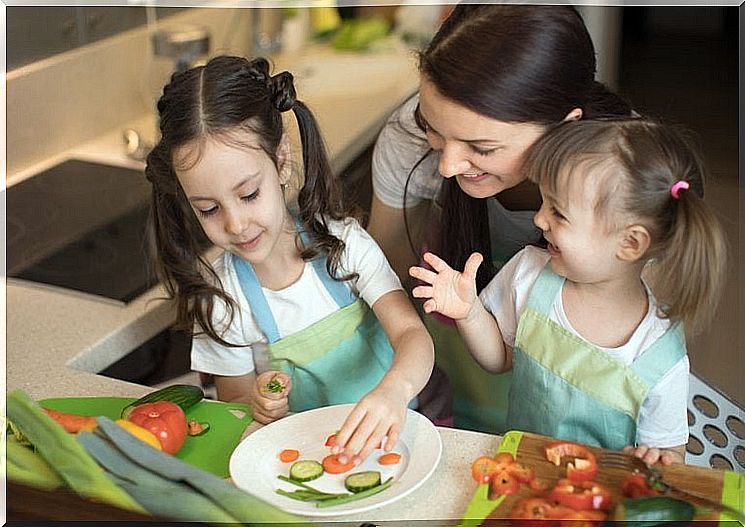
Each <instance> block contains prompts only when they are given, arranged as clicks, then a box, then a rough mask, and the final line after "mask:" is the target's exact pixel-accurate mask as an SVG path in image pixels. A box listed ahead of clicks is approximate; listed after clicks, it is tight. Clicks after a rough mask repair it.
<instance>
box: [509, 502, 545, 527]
mask: <svg viewBox="0 0 745 527" xmlns="http://www.w3.org/2000/svg"><path fill="white" fill-rule="evenodd" d="M553 507H554V506H553V504H552V503H550V502H549V501H548V500H547V499H546V498H541V497H530V498H523V499H521V500H518V501H517V502H515V504H514V505H513V506H512V509H511V510H510V513H509V515H510V518H512V520H513V521H512V522H511V523H512V524H513V525H518V526H520V527H545V526H547V525H551V524H550V523H549V522H548V520H549V514H550V512H551V509H553Z"/></svg>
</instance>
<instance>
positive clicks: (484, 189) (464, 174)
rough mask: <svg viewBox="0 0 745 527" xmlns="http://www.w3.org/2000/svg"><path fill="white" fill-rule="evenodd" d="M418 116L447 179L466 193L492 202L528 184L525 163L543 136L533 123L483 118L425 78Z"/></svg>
mask: <svg viewBox="0 0 745 527" xmlns="http://www.w3.org/2000/svg"><path fill="white" fill-rule="evenodd" d="M419 111H420V114H421V117H422V118H423V120H424V121H425V123H426V124H427V127H426V128H427V140H428V141H429V144H430V145H431V146H432V148H433V149H435V150H437V151H439V152H440V164H439V170H440V174H441V175H442V176H443V177H446V178H450V177H455V178H456V179H457V181H458V185H460V188H461V189H463V192H465V193H466V194H468V195H469V196H471V197H474V198H488V197H491V196H494V195H496V194H499V193H500V192H502V191H503V190H505V189H508V188H511V187H514V186H516V185H517V184H519V183H521V182H522V181H524V180H525V176H523V174H522V165H523V158H524V156H525V153H526V152H527V150H528V148H529V147H530V146H531V145H532V144H533V143H534V142H535V141H536V140H537V139H538V138H539V137H540V136H541V135H542V134H543V133H544V127H543V126H542V125H537V124H533V123H508V122H505V121H498V120H496V119H491V118H489V117H484V116H483V115H480V114H478V113H476V112H473V111H472V110H469V109H468V108H466V107H464V106H461V105H459V104H457V103H455V102H453V101H452V100H450V99H447V98H445V97H444V96H442V95H441V94H440V93H439V92H438V91H437V88H435V86H434V84H432V83H431V82H430V81H428V80H427V79H426V78H425V77H422V78H421V85H420V88H419Z"/></svg>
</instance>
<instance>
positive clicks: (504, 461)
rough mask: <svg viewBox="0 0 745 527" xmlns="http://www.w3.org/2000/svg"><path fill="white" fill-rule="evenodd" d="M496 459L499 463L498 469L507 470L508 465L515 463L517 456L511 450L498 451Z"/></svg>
mask: <svg viewBox="0 0 745 527" xmlns="http://www.w3.org/2000/svg"><path fill="white" fill-rule="evenodd" d="M494 461H496V463H497V466H498V470H506V469H507V467H509V466H510V465H513V464H514V463H515V456H513V455H512V454H510V453H509V452H498V453H497V454H496V455H495V456H494Z"/></svg>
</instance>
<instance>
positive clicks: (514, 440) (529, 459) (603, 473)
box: [460, 431, 745, 526]
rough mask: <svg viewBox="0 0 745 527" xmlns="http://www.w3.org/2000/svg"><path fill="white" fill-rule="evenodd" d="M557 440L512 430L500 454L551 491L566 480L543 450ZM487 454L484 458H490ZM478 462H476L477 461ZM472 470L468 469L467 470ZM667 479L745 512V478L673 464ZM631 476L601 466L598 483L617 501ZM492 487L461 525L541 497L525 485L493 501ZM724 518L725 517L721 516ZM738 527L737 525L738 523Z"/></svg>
mask: <svg viewBox="0 0 745 527" xmlns="http://www.w3.org/2000/svg"><path fill="white" fill-rule="evenodd" d="M555 441H556V439H555V438H550V437H545V436H540V435H537V434H532V433H529V432H517V431H510V432H507V433H506V434H505V436H504V437H503V438H502V442H501V443H500V446H499V449H498V452H509V453H511V454H512V455H514V456H515V458H516V460H517V461H518V462H519V463H522V464H523V465H525V466H527V467H530V468H532V469H533V470H534V472H535V476H536V478H538V479H540V480H542V481H544V482H546V483H547V484H548V485H549V488H552V487H553V486H554V485H555V484H556V482H557V481H558V480H559V479H561V478H563V477H566V476H565V475H566V466H565V465H566V461H567V460H566V459H565V460H562V465H561V466H558V467H557V466H556V465H554V464H553V463H551V462H550V461H548V460H547V459H546V456H545V453H544V449H545V447H546V445H548V444H549V443H552V442H555ZM588 448H589V449H590V450H591V451H592V452H593V453H594V454H595V455H596V456H597V457H599V456H600V454H601V453H603V452H606V450H604V449H602V448H595V447H588ZM491 454H492V453H490V452H485V453H484V455H491ZM474 461H475V460H474ZM464 470H469V468H464ZM660 470H661V472H662V476H663V478H664V480H665V481H666V482H667V483H669V484H671V485H673V486H676V487H680V488H682V489H685V490H689V491H691V492H695V493H697V494H699V495H701V496H706V497H707V498H710V499H713V500H715V501H716V502H718V503H726V504H727V505H730V506H733V507H735V508H738V509H739V510H742V511H744V512H745V476H742V475H740V474H736V473H734V472H731V471H724V470H714V469H709V468H704V467H696V466H692V465H670V466H667V467H660ZM629 474H630V472H629V471H625V470H622V469H617V468H608V467H603V466H602V465H601V466H600V470H599V472H598V475H597V477H596V478H595V480H596V481H597V482H598V483H601V484H603V485H605V486H606V487H608V489H609V490H611V492H612V493H613V497H614V501H616V502H617V501H618V500H622V499H623V496H622V494H621V492H620V483H621V481H623V479H624V478H626V477H627V476H628V475H629ZM488 494H489V486H488V485H478V487H477V489H476V492H475V494H474V497H473V499H472V500H471V502H470V503H469V505H468V508H467V509H466V512H465V513H464V515H463V521H462V522H461V524H460V525H463V526H470V525H479V524H481V522H482V521H483V520H484V519H487V518H489V519H499V518H509V511H510V509H511V508H512V506H513V505H514V503H515V502H516V501H518V500H519V499H521V498H525V497H528V496H533V495H536V494H538V493H537V492H536V491H533V490H531V489H530V488H528V487H527V486H525V485H523V486H522V487H521V489H520V491H519V492H518V493H517V494H514V495H511V496H500V497H497V498H496V499H494V500H490V499H489V497H488ZM686 501H689V502H690V503H692V504H693V505H696V506H698V505H701V509H706V507H705V506H704V505H702V504H700V503H698V502H697V501H696V500H695V499H687V498H686ZM695 519H696V520H716V519H719V514H718V512H717V511H712V510H711V509H710V508H709V509H708V512H706V511H704V512H701V513H699V514H698V515H697V516H696V518H695ZM722 519H724V516H723V517H722ZM735 525H736V524H735Z"/></svg>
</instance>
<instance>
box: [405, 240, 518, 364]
mask: <svg viewBox="0 0 745 527" xmlns="http://www.w3.org/2000/svg"><path fill="white" fill-rule="evenodd" d="M424 261H425V262H427V263H428V264H429V265H430V266H431V267H432V270H429V269H424V268H423V267H412V268H411V269H410V270H409V274H411V276H413V277H414V278H418V279H419V280H421V281H423V282H425V283H427V284H429V285H420V286H417V287H415V288H414V290H413V291H412V293H413V295H414V296H415V297H417V298H426V299H427V300H426V301H425V302H424V306H423V307H424V311H425V312H427V313H431V312H432V311H437V312H439V313H442V314H443V315H445V316H447V317H450V318H452V319H453V320H455V322H456V324H457V325H458V330H459V331H460V334H461V336H462V337H463V340H464V341H465V343H466V346H468V349H469V351H470V352H471V354H472V355H473V357H474V359H476V361H477V362H478V363H479V364H480V365H481V367H482V368H484V369H485V370H487V371H489V372H491V373H499V372H503V371H506V370H508V369H510V367H511V366H512V349H511V348H510V347H509V346H506V345H505V343H504V341H503V339H502V332H501V331H500V330H499V326H498V325H497V321H496V319H495V318H494V317H493V316H492V315H491V314H490V313H489V312H488V311H487V310H486V309H485V308H484V306H483V304H482V303H481V301H480V300H479V297H478V295H477V294H476V271H477V270H478V268H479V265H481V262H482V261H483V257H482V256H481V255H480V254H478V253H473V254H472V255H471V256H470V257H469V258H468V261H466V265H465V268H464V270H463V272H462V273H459V272H458V271H455V270H454V269H452V268H451V267H450V266H449V265H448V264H447V263H445V261H444V260H442V259H441V258H439V257H437V256H435V255H434V254H432V253H425V254H424Z"/></svg>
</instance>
